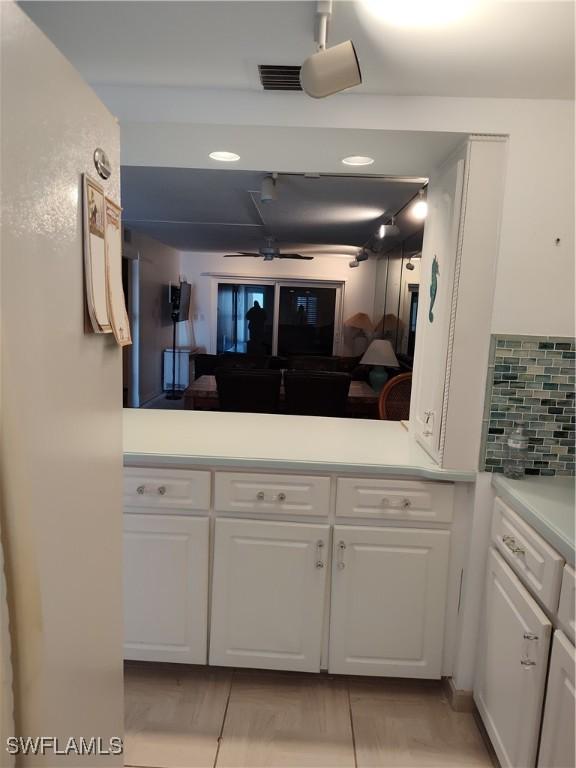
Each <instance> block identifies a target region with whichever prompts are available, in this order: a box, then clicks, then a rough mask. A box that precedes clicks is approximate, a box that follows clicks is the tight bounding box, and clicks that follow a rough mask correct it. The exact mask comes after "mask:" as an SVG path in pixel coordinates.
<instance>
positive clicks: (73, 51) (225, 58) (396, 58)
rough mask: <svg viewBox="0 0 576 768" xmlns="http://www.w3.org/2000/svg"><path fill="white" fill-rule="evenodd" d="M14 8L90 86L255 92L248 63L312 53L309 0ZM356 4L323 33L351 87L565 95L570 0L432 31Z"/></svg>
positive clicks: (489, 13)
mask: <svg viewBox="0 0 576 768" xmlns="http://www.w3.org/2000/svg"><path fill="white" fill-rule="evenodd" d="M432 1H433V0H430V2H432ZM398 2H399V3H402V2H407V0H398ZM21 5H22V6H23V7H24V9H25V10H26V12H27V13H28V14H29V15H30V16H31V17H32V18H33V19H34V20H35V21H36V22H37V24H38V25H39V26H40V27H41V28H42V29H43V30H44V31H45V32H46V33H47V34H48V35H49V37H51V38H52V40H53V41H54V42H55V44H56V45H57V46H58V47H59V48H60V49H61V51H62V52H63V53H64V55H65V56H66V57H67V58H68V59H69V60H70V61H71V62H72V63H73V64H74V66H75V67H76V68H77V69H78V70H79V71H80V73H81V74H82V75H83V76H84V78H85V79H87V80H88V81H89V82H91V83H94V84H96V83H99V84H125V85H148V86H150V85H159V86H184V87H191V88H205V89H239V90H247V89H249V90H259V89H260V85H259V81H258V71H257V65H258V64H296V65H297V64H300V63H301V62H302V61H303V60H304V59H305V58H306V57H307V56H308V55H310V53H312V52H313V50H314V21H315V6H316V4H315V2H310V1H306V2H304V1H301V0H287V1H285V0H273V1H269V0H257V1H256V2H245V1H244V0H232V1H231V2H228V1H224V0H207V1H200V2H169V1H168V0H163V2H147V1H146V2H138V1H136V2H106V1H105V2H89V1H88V2H85V1H82V2H74V1H70V0H67V1H65V2H43V0H34V2H23V3H21ZM363 7H364V6H363V4H362V2H361V0H359V2H350V1H348V0H339V2H336V3H335V11H334V16H333V20H332V22H331V25H330V30H329V44H334V43H337V42H340V41H342V40H345V39H348V38H352V40H353V41H354V44H355V46H356V49H357V52H358V57H359V60H360V63H361V67H362V73H363V84H362V85H361V86H360V87H358V88H357V89H354V93H368V94H387V95H424V96H467V97H518V98H573V95H574V63H573V60H574V3H573V2H571V1H570V0H553V1H551V0H542V1H540V0H526V1H524V0H476V6H475V8H474V9H473V10H472V11H471V12H470V14H469V15H467V16H465V17H464V18H463V19H461V20H460V21H458V22H454V23H452V24H447V25H444V26H437V27H432V28H404V27H396V26H392V25H391V24H389V23H388V24H387V23H384V22H381V21H375V20H374V19H373V18H368V17H367V15H366V13H365V12H363V10H362V9H363ZM285 97H286V98H293V99H296V100H297V99H302V98H307V97H306V96H304V95H303V94H301V93H290V94H285Z"/></svg>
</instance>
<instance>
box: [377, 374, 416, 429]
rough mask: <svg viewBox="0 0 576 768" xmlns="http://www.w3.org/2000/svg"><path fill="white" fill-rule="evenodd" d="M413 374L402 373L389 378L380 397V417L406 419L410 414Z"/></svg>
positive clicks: (390, 419) (393, 419)
mask: <svg viewBox="0 0 576 768" xmlns="http://www.w3.org/2000/svg"><path fill="white" fill-rule="evenodd" d="M411 391H412V374H411V373H400V374H398V376H394V377H393V378H392V379H389V380H388V381H387V382H386V384H385V385H384V386H383V387H382V391H381V392H380V397H379V398H378V418H380V419H387V420H388V421H405V420H406V419H408V418H409V416H410V394H411Z"/></svg>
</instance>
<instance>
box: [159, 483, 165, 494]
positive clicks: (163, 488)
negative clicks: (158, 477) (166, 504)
mask: <svg viewBox="0 0 576 768" xmlns="http://www.w3.org/2000/svg"><path fill="white" fill-rule="evenodd" d="M158 494H159V495H160V496H165V495H166V486H165V485H159V486H158Z"/></svg>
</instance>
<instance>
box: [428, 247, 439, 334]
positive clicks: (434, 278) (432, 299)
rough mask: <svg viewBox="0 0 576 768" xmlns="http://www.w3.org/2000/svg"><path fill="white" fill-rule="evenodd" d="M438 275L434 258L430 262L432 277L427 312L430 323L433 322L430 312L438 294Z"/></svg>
mask: <svg viewBox="0 0 576 768" xmlns="http://www.w3.org/2000/svg"><path fill="white" fill-rule="evenodd" d="M439 274H440V269H439V267H438V258H437V257H436V256H434V260H433V262H432V276H431V278H430V309H429V310H428V320H430V322H431V323H433V322H434V312H433V311H432V310H433V309H434V303H435V301H436V294H437V292H438V275H439Z"/></svg>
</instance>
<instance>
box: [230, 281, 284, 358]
mask: <svg viewBox="0 0 576 768" xmlns="http://www.w3.org/2000/svg"><path fill="white" fill-rule="evenodd" d="M273 319H274V286H273V285H255V284H235V283H220V284H219V285H218V305H217V323H216V326H217V330H216V352H217V353H218V354H220V353H222V352H247V353H248V354H252V355H270V354H272V329H273Z"/></svg>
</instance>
